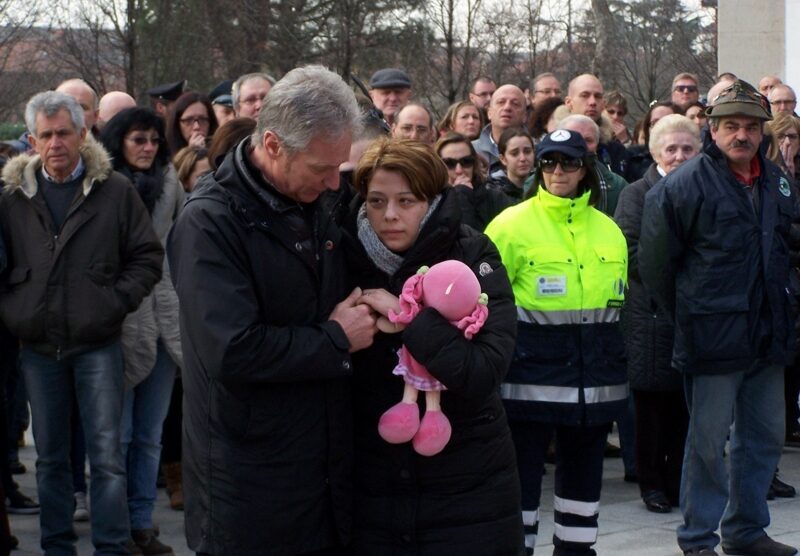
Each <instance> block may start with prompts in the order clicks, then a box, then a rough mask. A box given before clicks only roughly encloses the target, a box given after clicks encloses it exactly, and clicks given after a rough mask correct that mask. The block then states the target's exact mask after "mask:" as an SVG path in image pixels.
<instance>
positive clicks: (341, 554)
mask: <svg viewBox="0 0 800 556" xmlns="http://www.w3.org/2000/svg"><path fill="white" fill-rule="evenodd" d="M350 554H352V552H351V551H350V549H349V548H341V547H336V548H326V549H324V550H317V551H314V552H306V553H304V554H301V555H300V556H350ZM197 556H213V555H212V554H209V553H207V552H197Z"/></svg>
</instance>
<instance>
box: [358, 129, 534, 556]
mask: <svg viewBox="0 0 800 556" xmlns="http://www.w3.org/2000/svg"><path fill="white" fill-rule="evenodd" d="M354 185H355V188H356V190H357V191H358V194H359V196H358V197H356V199H355V202H354V203H353V204H352V205H351V208H352V210H351V213H350V215H349V217H348V218H347V219H346V222H345V227H344V231H345V246H344V252H345V253H346V259H347V266H348V272H349V275H350V278H351V280H352V283H351V287H355V286H358V287H360V288H362V290H363V295H362V297H361V299H360V301H359V302H360V303H367V304H368V305H370V306H371V307H372V308H373V310H375V311H376V312H377V313H379V314H380V315H382V316H388V315H389V311H390V310H392V309H393V310H395V311H399V304H398V303H399V301H398V296H399V295H400V293H401V288H402V287H403V285H404V283H405V281H406V280H407V279H408V278H409V277H411V276H413V275H415V274H416V273H417V271H418V270H419V268H420V267H421V266H423V265H425V266H433V265H434V264H436V263H439V262H442V261H445V260H449V259H456V260H459V261H461V262H463V263H465V264H466V265H467V266H469V267H470V268H471V269H472V271H473V272H475V275H476V276H477V277H478V280H479V282H480V285H481V290H482V291H483V292H484V293H486V294H487V295H488V299H489V304H488V309H489V312H488V319H487V320H486V322H485V324H484V325H483V327H482V328H481V330H480V331H479V332H478V333H477V334H476V335H475V336H474V337H473V338H472V340H467V339H466V338H464V336H463V334H462V333H461V332H460V331H459V330H458V329H457V328H456V327H454V326H453V325H452V324H451V323H450V322H449V321H448V320H446V319H445V318H444V317H443V316H442V315H441V314H440V313H439V312H437V311H436V310H435V309H433V308H431V307H428V308H425V309H423V310H422V311H421V312H420V313H419V314H418V315H417V316H416V318H414V320H413V321H411V323H410V324H408V325H407V326H406V328H405V330H404V331H403V332H402V334H400V333H384V332H379V333H377V334H376V335H375V339H374V342H373V344H372V346H370V347H369V348H367V349H364V350H362V351H359V352H356V353H354V354H353V391H354V399H353V405H354V411H355V474H354V477H355V511H354V532H353V548H354V553H355V554H356V555H357V556H361V555H365V556H372V555H375V554H400V553H409V554H416V555H418V556H434V555H437V556H438V555H439V554H441V553H442V551H445V552H453V553H454V554H459V555H460V556H506V555H508V556H521V555H522V554H523V548H522V525H521V520H520V514H519V512H520V509H519V482H518V481H519V480H518V478H517V471H516V466H515V462H514V450H513V445H512V443H511V437H510V433H509V430H508V423H507V421H506V417H505V412H504V411H503V406H502V402H501V401H500V396H499V394H498V387H499V385H500V382H501V381H502V378H503V376H504V374H505V371H506V369H507V367H508V362H509V359H510V357H511V352H512V350H513V345H514V328H515V322H514V320H515V317H514V306H513V302H512V294H511V289H510V286H509V284H508V279H507V277H506V274H505V271H504V269H503V266H502V264H501V263H500V259H499V257H498V255H497V251H496V250H495V248H494V246H493V245H492V243H491V241H489V239H488V238H487V237H486V236H485V235H483V234H481V233H479V232H476V231H474V230H472V229H470V228H468V227H466V226H462V225H461V215H460V210H459V208H458V206H457V204H456V203H455V202H454V201H455V199H454V197H453V190H452V188H450V187H449V186H448V176H447V168H446V167H445V165H444V164H443V163H442V161H441V160H440V159H439V157H438V156H437V155H436V153H435V152H434V151H433V150H432V149H431V148H430V147H429V146H427V145H424V144H422V143H418V142H414V141H407V140H400V141H397V140H388V139H378V140H376V141H375V142H374V143H373V144H372V145H371V146H370V147H368V148H367V150H366V151H365V152H364V154H363V156H362V157H361V160H360V161H359V163H358V166H357V168H356V171H355V175H354ZM401 345H404V346H405V348H406V349H407V350H408V352H409V353H410V354H411V355H412V356H413V357H414V358H415V359H416V360H417V361H419V363H420V364H422V365H424V366H425V367H426V368H427V370H428V372H429V373H430V374H431V375H432V376H433V377H434V378H435V379H436V380H438V381H439V382H441V383H442V384H443V385H444V386H445V387H446V389H445V390H444V391H442V393H441V407H442V411H443V412H444V413H445V414H446V415H447V417H448V418H449V420H450V422H451V424H452V436H451V438H450V441H449V443H447V445H446V446H445V447H444V449H443V450H442V451H441V452H439V453H437V454H435V455H433V456H423V455H420V454H419V453H417V452H415V451H414V449H413V448H412V444H411V443H404V444H389V443H387V442H386V441H385V440H383V439H382V438H381V437H380V436H379V435H378V421H379V419H380V417H381V415H382V414H383V413H384V412H385V411H386V410H387V409H389V408H390V407H392V406H393V405H395V404H396V403H397V402H398V401H399V400H400V399H401V398H402V396H403V391H404V380H403V378H401V377H400V376H395V375H393V374H392V370H393V369H394V368H395V367H396V365H397V363H398V355H397V351H398V349H399V348H400V346H401ZM408 543H411V544H410V545H409V544H408Z"/></svg>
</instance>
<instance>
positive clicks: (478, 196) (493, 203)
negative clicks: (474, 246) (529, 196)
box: [453, 183, 514, 232]
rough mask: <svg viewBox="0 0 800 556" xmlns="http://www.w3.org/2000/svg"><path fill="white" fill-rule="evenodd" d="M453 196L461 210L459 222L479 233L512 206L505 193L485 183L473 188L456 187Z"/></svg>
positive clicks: (511, 201) (512, 202)
mask: <svg viewBox="0 0 800 556" xmlns="http://www.w3.org/2000/svg"><path fill="white" fill-rule="evenodd" d="M453 194H454V195H453V196H454V197H456V199H457V200H458V206H459V208H460V210H461V222H462V223H463V224H466V225H467V226H469V227H470V228H472V229H473V230H477V231H479V232H482V231H483V230H485V229H486V226H488V225H489V222H491V221H492V219H493V218H494V217H495V216H497V215H498V214H500V213H501V212H503V211H504V210H505V209H507V208H508V207H510V206H511V205H513V204H514V201H513V200H512V199H511V198H510V197H508V196H507V195H506V194H505V193H503V192H502V191H499V190H497V189H494V188H490V187H488V186H487V185H486V184H485V183H482V184H480V185H478V186H477V187H474V188H472V187H468V186H466V185H456V186H454V187H453Z"/></svg>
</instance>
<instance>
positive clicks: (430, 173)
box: [353, 138, 448, 201]
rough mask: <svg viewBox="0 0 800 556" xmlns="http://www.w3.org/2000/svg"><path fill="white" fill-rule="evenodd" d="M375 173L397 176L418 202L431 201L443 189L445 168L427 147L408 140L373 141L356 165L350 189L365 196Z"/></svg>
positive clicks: (428, 146) (446, 179) (445, 181)
mask: <svg viewBox="0 0 800 556" xmlns="http://www.w3.org/2000/svg"><path fill="white" fill-rule="evenodd" d="M378 170H386V171H387V172H397V173H398V174H400V175H402V176H403V177H404V178H405V179H406V180H407V181H408V184H409V186H410V187H411V192H412V193H413V194H414V196H415V197H417V198H418V199H421V200H422V199H424V200H426V201H431V200H433V198H434V197H436V195H438V194H439V193H441V192H442V190H444V189H445V188H446V187H447V183H448V175H447V167H446V166H445V165H444V162H442V159H441V158H439V156H438V155H437V154H436V153H435V152H434V151H433V149H432V148H431V147H430V145H426V144H425V143H420V142H419V141H412V140H411V139H390V138H380V139H376V140H375V142H373V143H372V144H371V145H370V146H369V147H367V150H366V151H364V154H363V155H361V159H360V160H359V161H358V165H357V166H356V171H355V173H354V175H353V185H354V187H355V189H356V191H357V192H358V193H359V194H360V195H361V196H362V197H366V196H367V191H368V190H369V182H370V181H371V180H372V177H373V176H374V175H375V172H376V171H378Z"/></svg>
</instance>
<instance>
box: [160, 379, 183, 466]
mask: <svg viewBox="0 0 800 556" xmlns="http://www.w3.org/2000/svg"><path fill="white" fill-rule="evenodd" d="M182 429H183V381H182V380H181V378H180V376H178V377H177V378H176V379H175V384H174V385H173V388H172V397H171V398H170V400H169V410H168V411H167V418H166V419H164V426H163V427H162V429H161V463H163V464H167V463H180V462H181V452H182V450H181V446H182V445H181V434H182Z"/></svg>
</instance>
